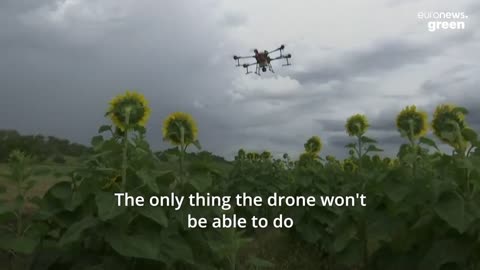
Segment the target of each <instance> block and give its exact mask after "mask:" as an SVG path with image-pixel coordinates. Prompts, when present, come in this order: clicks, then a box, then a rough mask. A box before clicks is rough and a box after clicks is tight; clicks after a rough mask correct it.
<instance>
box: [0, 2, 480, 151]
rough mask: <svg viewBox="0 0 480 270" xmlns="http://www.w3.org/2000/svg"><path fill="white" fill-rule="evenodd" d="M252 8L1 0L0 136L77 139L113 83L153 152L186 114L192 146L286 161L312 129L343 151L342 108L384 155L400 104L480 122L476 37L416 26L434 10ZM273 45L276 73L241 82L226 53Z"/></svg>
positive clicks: (99, 114) (89, 127)
mask: <svg viewBox="0 0 480 270" xmlns="http://www.w3.org/2000/svg"><path fill="white" fill-rule="evenodd" d="M257 2H258V1H250V2H249V1H219V0H207V1H202V2H201V3H200V2H198V3H197V2H192V1H187V0H178V1H155V0H138V1H137V0H102V1H100V0H84V1H78V0H65V1H56V0H26V1H17V0H4V1H1V2H0V23H2V25H8V26H9V27H2V28H0V56H1V57H2V61H1V62H0V81H2V88H1V90H0V91H1V99H0V128H15V129H18V130H20V131H21V132H24V133H37V132H38V133H44V134H51V135H55V136H59V137H66V138H68V139H71V140H73V141H77V142H82V143H88V142H89V139H90V137H91V136H93V135H95V133H96V130H97V127H98V126H99V125H100V124H103V123H108V119H105V118H104V117H103V115H104V112H105V109H106V106H107V102H108V101H109V100H110V99H111V98H112V97H113V96H114V95H116V94H118V93H120V92H123V91H124V90H126V89H136V90H138V91H140V92H142V93H143V94H144V95H145V96H146V97H147V98H148V99H149V101H150V104H151V106H152V111H153V113H152V117H151V121H150V123H149V126H148V128H149V132H148V137H149V140H150V141H151V145H152V146H153V147H154V148H156V149H158V148H166V147H169V145H167V144H165V143H163V142H162V140H161V122H162V120H163V119H164V118H165V117H166V115H168V114H169V113H171V112H173V111H186V112H189V113H191V114H192V115H193V116H194V117H195V119H196V121H197V123H198V125H199V129H200V134H199V136H200V141H201V143H202V145H203V147H204V149H206V150H208V151H213V152H215V153H217V154H220V155H225V156H226V157H229V158H231V157H233V155H234V154H235V153H236V151H237V150H238V149H239V148H245V149H248V150H258V151H261V150H265V149H269V150H270V151H272V152H273V153H278V154H281V153H283V152H289V153H291V154H292V156H295V155H297V154H299V153H300V152H301V151H302V150H303V144H304V142H305V141H306V140H307V139H308V138H309V137H310V136H312V135H319V136H321V137H322V139H323V140H324V142H325V143H324V145H325V149H324V152H323V153H324V154H338V155H346V150H345V149H344V148H343V145H344V144H345V142H348V141H349V140H350V138H349V137H347V136H346V134H345V132H344V128H343V125H344V123H345V120H346V118H347V117H348V116H350V115H352V114H354V113H363V114H366V115H367V117H368V118H369V119H370V122H371V125H372V126H371V128H370V131H369V136H370V135H371V136H372V137H375V138H377V139H378V140H379V143H380V146H381V147H384V148H385V149H386V153H387V154H390V153H395V148H396V147H397V146H398V144H399V143H401V142H402V138H400V136H399V134H398V132H397V131H396V128H395V123H394V120H395V116H396V114H397V113H398V112H399V111H400V110H401V109H402V108H403V107H404V106H406V105H411V104H417V105H418V106H419V107H421V108H422V109H425V110H426V111H428V112H429V114H431V113H432V112H433V110H434V108H435V106H436V105H437V104H439V103H441V102H454V103H457V104H459V105H462V106H466V107H467V108H469V109H470V111H471V113H470V115H469V116H468V120H469V122H470V123H472V125H474V126H480V118H479V115H480V111H479V109H478V108H479V106H478V104H479V97H480V96H479V95H478V94H477V92H478V88H477V85H478V84H479V81H478V78H477V77H478V72H479V69H478V63H477V61H476V59H478V57H479V54H478V43H479V42H480V41H479V39H478V31H477V30H476V29H475V28H473V27H468V31H465V32H458V33H455V32H444V33H440V32H438V33H430V32H428V31H427V30H426V29H425V27H423V25H422V26H419V22H418V21H417V18H416V17H415V16H416V14H417V12H418V11H421V10H433V8H431V7H435V3H436V2H433V1H430V0H424V1H421V2H418V3H417V2H413V1H411V2H409V3H408V4H402V5H397V6H395V9H393V8H392V6H389V5H388V4H385V3H383V2H382V3H380V1H378V0H368V1H366V2H362V3H361V4H358V3H353V2H352V3H350V4H349V5H350V6H348V8H346V7H345V6H344V5H340V4H338V3H333V4H332V3H329V4H328V6H327V4H322V3H320V2H318V1H308V2H305V3H302V4H301V5H299V4H298V3H296V2H295V3H294V2H288V1H282V2H281V3H278V2H277V0H275V1H271V0H267V1H262V3H259V2H258V3H257ZM442 3H443V5H445V6H450V7H455V6H456V5H458V8H459V9H461V8H463V7H468V6H470V7H471V8H469V9H466V10H465V11H468V14H469V15H471V20H470V19H469V25H470V23H472V25H473V23H475V22H476V19H475V16H474V14H475V13H476V10H478V5H476V4H474V3H473V1H471V0H470V1H469V0H464V1H462V4H461V5H460V4H452V2H448V3H447V2H446V1H443V2H442ZM252 6H253V7H255V8H253V9H252ZM273 6H275V12H268V15H265V12H264V11H265V10H271V8H272V7H273ZM326 8H328V10H329V12H323V11H324V10H325V9H326ZM319 10H321V11H320V13H321V14H322V16H318V14H320V13H319ZM322 10H323V11H322ZM351 10H354V11H355V12H353V11H351ZM396 11H398V12H396ZM322 12H323V13H322ZM366 12H368V13H366ZM327 13H328V14H327ZM367 15H368V16H367ZM381 22H383V23H381ZM281 43H286V44H287V49H288V52H291V53H292V54H293V59H292V62H293V66H290V67H286V68H281V67H280V65H277V64H278V63H274V69H275V71H276V73H275V74H268V73H264V74H262V76H261V77H258V76H256V75H255V76H253V74H251V75H248V76H247V75H245V74H244V72H243V70H242V69H240V68H236V67H235V63H234V61H233V60H232V57H231V56H232V55H233V54H235V53H240V52H245V51H247V52H248V50H249V49H250V48H253V47H259V48H269V47H274V46H278V44H281Z"/></svg>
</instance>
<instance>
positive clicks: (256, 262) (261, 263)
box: [247, 256, 275, 269]
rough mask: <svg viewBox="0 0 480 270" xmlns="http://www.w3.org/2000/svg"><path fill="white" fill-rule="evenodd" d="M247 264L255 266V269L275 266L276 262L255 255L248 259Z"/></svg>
mask: <svg viewBox="0 0 480 270" xmlns="http://www.w3.org/2000/svg"><path fill="white" fill-rule="evenodd" d="M247 264H248V265H250V266H253V267H254V268H255V269H262V268H273V267H275V264H273V263H271V262H269V261H267V260H264V259H260V258H257V257H255V256H250V257H249V258H248V260H247Z"/></svg>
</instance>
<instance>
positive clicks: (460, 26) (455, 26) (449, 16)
mask: <svg viewBox="0 0 480 270" xmlns="http://www.w3.org/2000/svg"><path fill="white" fill-rule="evenodd" d="M417 17H418V19H420V20H424V21H426V22H427V29H428V31H429V32H437V31H441V30H443V31H445V30H464V29H465V28H466V21H467V19H468V15H466V14H465V12H451V11H447V12H444V11H442V12H424V11H421V12H419V13H418V15H417Z"/></svg>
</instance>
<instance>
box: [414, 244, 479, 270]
mask: <svg viewBox="0 0 480 270" xmlns="http://www.w3.org/2000/svg"><path fill="white" fill-rule="evenodd" d="M470 250H471V247H470V245H468V244H466V243H463V242H461V241H460V240H457V239H446V240H437V241H436V242H434V243H433V245H432V246H431V248H430V250H429V251H428V252H427V254H426V255H425V257H424V258H423V260H422V261H421V262H420V265H419V267H418V269H431V270H437V269H441V267H442V266H443V265H445V264H447V263H457V264H463V263H465V261H466V259H467V256H468V255H469V253H470V252H469V251H470Z"/></svg>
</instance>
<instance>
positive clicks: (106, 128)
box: [98, 125, 112, 133]
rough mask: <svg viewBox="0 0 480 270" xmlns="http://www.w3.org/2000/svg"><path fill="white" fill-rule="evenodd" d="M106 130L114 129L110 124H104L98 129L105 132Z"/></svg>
mask: <svg viewBox="0 0 480 270" xmlns="http://www.w3.org/2000/svg"><path fill="white" fill-rule="evenodd" d="M105 131H110V132H111V131H112V127H111V126H109V125H103V126H101V127H100V128H99V129H98V133H103V132H105Z"/></svg>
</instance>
